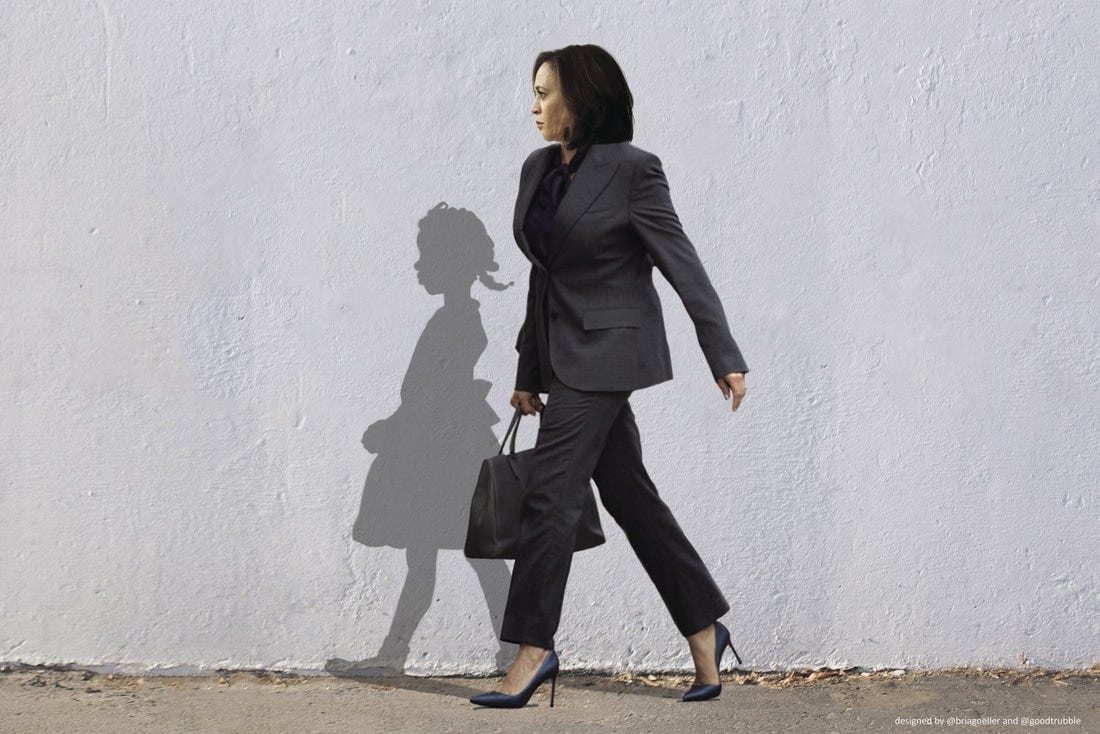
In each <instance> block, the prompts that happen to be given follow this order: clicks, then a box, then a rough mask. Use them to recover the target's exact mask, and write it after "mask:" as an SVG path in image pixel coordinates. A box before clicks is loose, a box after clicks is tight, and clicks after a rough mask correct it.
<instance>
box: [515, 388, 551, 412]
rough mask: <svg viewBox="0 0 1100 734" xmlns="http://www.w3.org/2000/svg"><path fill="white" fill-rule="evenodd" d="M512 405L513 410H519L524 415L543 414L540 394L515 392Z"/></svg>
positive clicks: (522, 391)
mask: <svg viewBox="0 0 1100 734" xmlns="http://www.w3.org/2000/svg"><path fill="white" fill-rule="evenodd" d="M511 403H512V407H513V408H519V409H520V410H522V411H523V414H524V415H534V414H535V413H541V412H542V409H543V407H544V406H543V404H542V400H541V399H539V394H538V393H536V392H526V391H524V390H515V391H514V392H513V393H512V400H511Z"/></svg>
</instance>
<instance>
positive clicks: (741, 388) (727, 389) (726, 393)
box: [715, 372, 745, 410]
mask: <svg viewBox="0 0 1100 734" xmlns="http://www.w3.org/2000/svg"><path fill="white" fill-rule="evenodd" d="M715 382H717V383H718V387H719V388H721V390H722V397H723V398H725V399H726V400H729V397H730V395H731V394H732V395H733V409H734V410H737V406H739V405H741V398H743V397H745V373H744V372H731V373H729V374H728V375H726V376H725V377H723V378H722V379H721V380H715Z"/></svg>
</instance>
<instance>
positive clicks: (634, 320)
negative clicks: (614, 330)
mask: <svg viewBox="0 0 1100 734" xmlns="http://www.w3.org/2000/svg"><path fill="white" fill-rule="evenodd" d="M582 323H583V324H584V328H586V329H607V328H610V327H613V326H641V325H642V312H641V309H637V308H597V309H593V310H591V311H585V312H584V315H583V316H582Z"/></svg>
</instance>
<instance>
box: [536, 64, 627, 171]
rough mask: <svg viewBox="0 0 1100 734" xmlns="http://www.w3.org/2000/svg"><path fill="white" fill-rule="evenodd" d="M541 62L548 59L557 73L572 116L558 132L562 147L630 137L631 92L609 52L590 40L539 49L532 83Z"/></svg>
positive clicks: (625, 139)
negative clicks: (566, 124) (560, 136)
mask: <svg viewBox="0 0 1100 734" xmlns="http://www.w3.org/2000/svg"><path fill="white" fill-rule="evenodd" d="M543 63H549V64H550V68H552V69H553V70H554V73H555V74H556V75H557V77H558V86H559V88H560V89H561V94H562V98H563V99H564V100H565V105H566V107H567V108H568V109H569V112H570V113H571V114H572V117H573V125H572V126H570V127H566V128H565V131H564V133H563V135H562V142H563V144H564V145H565V147H566V148H568V149H569V150H572V149H574V148H579V147H581V146H582V145H588V144H589V143H622V142H626V141H630V140H633V139H634V96H633V95H632V94H631V93H630V87H629V86H628V85H627V83H626V77H624V76H623V71H622V69H620V68H619V64H618V63H617V62H616V61H615V59H614V58H613V57H612V56H611V54H609V53H608V52H607V51H605V50H604V49H602V48H600V47H599V46H596V45H595V44H591V43H586V44H584V45H580V46H577V45H573V46H566V47H565V48H559V49H557V50H556V51H543V52H542V53H540V54H539V55H538V58H536V59H535V68H534V69H533V70H532V71H531V84H532V85H534V83H535V76H536V75H537V74H538V71H539V67H540V66H542V65H543Z"/></svg>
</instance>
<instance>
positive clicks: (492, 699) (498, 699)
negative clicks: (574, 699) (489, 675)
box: [470, 649, 560, 709]
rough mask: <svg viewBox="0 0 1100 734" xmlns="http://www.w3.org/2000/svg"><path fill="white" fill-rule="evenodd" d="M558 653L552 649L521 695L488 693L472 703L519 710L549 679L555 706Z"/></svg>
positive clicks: (551, 703) (473, 697) (475, 697)
mask: <svg viewBox="0 0 1100 734" xmlns="http://www.w3.org/2000/svg"><path fill="white" fill-rule="evenodd" d="M559 667H560V666H559V663H558V653H557V651H556V650H553V649H551V650H550V652H549V653H547V654H546V659H545V660H543V661H542V665H540V666H539V669H538V670H536V671H535V675H534V676H532V678H531V680H530V681H529V682H528V683H527V685H526V686H524V687H523V690H522V691H520V692H519V693H515V694H509V693H504V692H502V691H486V692H485V693H479V694H477V695H476V696H470V703H476V704H478V705H479V706H490V707H492V708H506V709H518V708H520V707H522V706H526V705H527V701H529V700H530V698H531V694H532V693H534V692H535V689H536V688H538V687H539V686H540V685H541V684H542V683H543V682H545V681H546V679H547V678H549V679H550V705H551V706H553V705H554V691H555V689H556V688H557V687H558V670H559Z"/></svg>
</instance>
